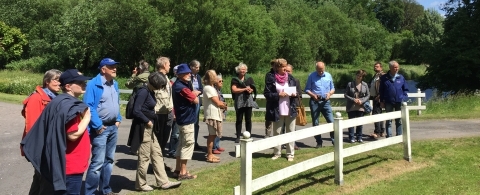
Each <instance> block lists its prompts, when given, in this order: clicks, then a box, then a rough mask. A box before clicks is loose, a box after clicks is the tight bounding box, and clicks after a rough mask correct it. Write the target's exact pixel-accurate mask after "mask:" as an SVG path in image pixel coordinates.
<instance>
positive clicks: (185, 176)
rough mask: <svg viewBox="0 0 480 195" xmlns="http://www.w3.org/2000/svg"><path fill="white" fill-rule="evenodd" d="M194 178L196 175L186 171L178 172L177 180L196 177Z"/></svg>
mask: <svg viewBox="0 0 480 195" xmlns="http://www.w3.org/2000/svg"><path fill="white" fill-rule="evenodd" d="M196 178H197V175H190V174H189V173H188V172H187V174H184V175H182V174H179V175H178V178H177V180H178V181H181V180H187V179H196Z"/></svg>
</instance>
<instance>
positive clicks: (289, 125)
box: [273, 116, 296, 158]
mask: <svg viewBox="0 0 480 195" xmlns="http://www.w3.org/2000/svg"><path fill="white" fill-rule="evenodd" d="M295 119H296V118H295V117H290V116H280V120H279V121H277V122H273V136H276V135H280V134H281V131H282V126H283V124H284V123H285V131H286V133H289V132H292V131H295ZM294 145H295V142H289V143H287V158H288V157H293V155H295V150H294V148H293V146H294ZM273 153H274V154H278V155H280V154H281V153H282V149H281V146H276V147H275V148H274V149H273Z"/></svg>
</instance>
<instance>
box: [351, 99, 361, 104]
mask: <svg viewBox="0 0 480 195" xmlns="http://www.w3.org/2000/svg"><path fill="white" fill-rule="evenodd" d="M353 102H354V103H355V104H357V105H360V103H361V102H360V100H359V99H357V98H355V99H354V100H353Z"/></svg>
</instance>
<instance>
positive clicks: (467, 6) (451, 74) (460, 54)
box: [419, 0, 480, 92]
mask: <svg viewBox="0 0 480 195" xmlns="http://www.w3.org/2000/svg"><path fill="white" fill-rule="evenodd" d="M457 2H458V4H456V3H457ZM446 6H447V7H446V10H447V11H448V12H447V15H446V18H445V22H444V28H445V31H444V35H443V36H442V37H441V40H440V43H439V44H437V45H435V46H437V47H435V51H434V54H435V55H432V56H431V58H430V60H429V64H430V66H429V67H428V68H427V73H426V75H425V76H424V77H423V78H422V80H420V83H419V86H420V87H421V88H422V89H426V88H437V89H438V90H440V91H453V92H459V91H466V92H473V91H475V90H476V89H478V88H479V87H478V86H480V61H479V60H478V59H479V54H480V47H479V46H480V39H478V37H479V36H480V30H479V28H480V27H479V26H478V24H479V23H480V9H479V7H480V2H479V1H455V0H450V1H449V2H448V3H447V4H446ZM448 6H451V7H448Z"/></svg>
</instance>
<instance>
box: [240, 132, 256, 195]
mask: <svg viewBox="0 0 480 195" xmlns="http://www.w3.org/2000/svg"><path fill="white" fill-rule="evenodd" d="M252 141H253V139H251V138H250V133H249V132H248V131H245V132H243V138H242V139H240V156H241V162H240V194H241V195H251V194H252Z"/></svg>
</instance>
